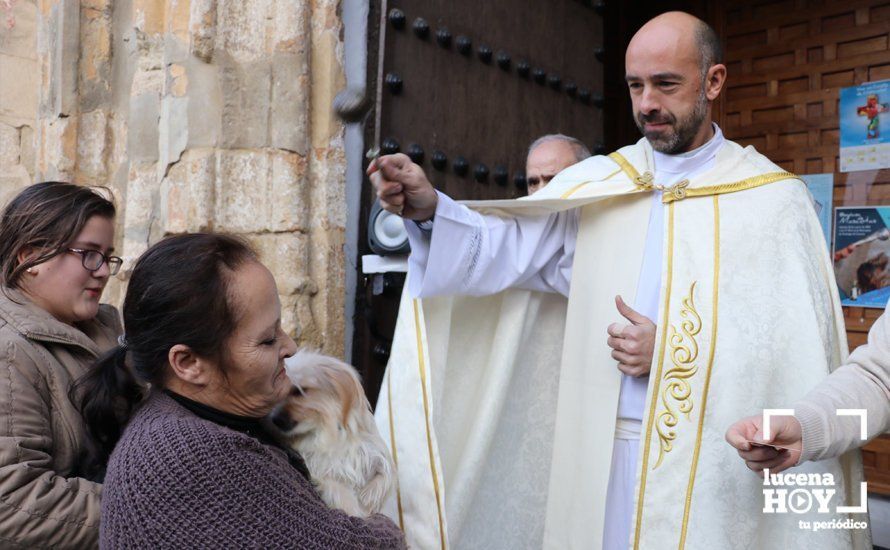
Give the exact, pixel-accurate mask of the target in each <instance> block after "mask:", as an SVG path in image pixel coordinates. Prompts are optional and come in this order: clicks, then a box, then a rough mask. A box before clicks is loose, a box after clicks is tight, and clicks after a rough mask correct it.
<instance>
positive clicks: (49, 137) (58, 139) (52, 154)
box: [37, 117, 77, 181]
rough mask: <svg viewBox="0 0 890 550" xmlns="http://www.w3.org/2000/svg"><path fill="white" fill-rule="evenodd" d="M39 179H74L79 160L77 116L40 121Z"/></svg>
mask: <svg viewBox="0 0 890 550" xmlns="http://www.w3.org/2000/svg"><path fill="white" fill-rule="evenodd" d="M38 128H39V135H40V138H39V139H40V140H41V141H40V143H39V148H38V150H39V155H40V156H39V157H38V167H37V168H38V170H37V172H38V179H45V180H46V179H56V180H65V181H73V180H74V177H75V174H74V167H75V164H76V160H77V118H76V117H68V118H57V119H41V120H39V121H38Z"/></svg>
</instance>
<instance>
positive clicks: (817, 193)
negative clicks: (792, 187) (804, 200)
mask: <svg viewBox="0 0 890 550" xmlns="http://www.w3.org/2000/svg"><path fill="white" fill-rule="evenodd" d="M801 178H803V181H804V182H805V183H806V184H807V189H809V190H810V194H811V195H813V206H814V207H815V208H816V215H817V216H819V224H820V225H821V226H822V233H823V234H824V235H825V246H826V247H828V249H829V250H831V213H832V211H831V205H832V203H833V201H834V174H805V175H803V176H801Z"/></svg>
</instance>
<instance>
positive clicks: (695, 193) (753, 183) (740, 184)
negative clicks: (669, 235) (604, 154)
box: [609, 151, 803, 204]
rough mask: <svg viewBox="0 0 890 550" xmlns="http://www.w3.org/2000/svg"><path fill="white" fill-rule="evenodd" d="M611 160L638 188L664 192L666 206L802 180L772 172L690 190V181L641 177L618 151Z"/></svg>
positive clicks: (789, 173)
mask: <svg viewBox="0 0 890 550" xmlns="http://www.w3.org/2000/svg"><path fill="white" fill-rule="evenodd" d="M609 158H610V159H612V160H613V161H614V162H615V163H616V164H617V165H618V166H619V167H620V168H621V170H622V171H623V172H624V173H625V174H627V176H628V177H629V178H630V179H631V180H633V182H634V184H635V185H636V186H637V187H640V188H643V189H650V190H658V191H662V192H663V193H662V197H661V202H663V203H664V204H668V203H671V202H675V201H681V200H683V199H688V198H694V197H710V196H711V195H723V194H725V193H736V192H738V191H745V190H747V189H753V188H755V187H760V186H761V185H766V184H768V183H775V182H777V181H782V180H787V179H796V180H799V179H800V178H799V177H798V176H797V175H795V174H792V173H791V172H770V173H768V174H761V175H759V176H753V177H750V178H747V179H743V180H741V181H736V182H733V183H721V184H719V185H711V186H708V187H695V188H690V187H689V180H681V181H679V182H678V183H676V184H675V185H672V186H668V187H665V186H664V185H659V184H657V183H655V182H654V177H653V176H652V173H651V172H644V173H643V174H642V175H641V174H640V173H639V172H638V171H637V169H636V168H634V166H633V165H632V164H631V163H630V162H628V160H627V159H626V158H624V156H623V155H622V154H621V153H619V152H618V151H615V152H613V153H609ZM801 181H803V180H801Z"/></svg>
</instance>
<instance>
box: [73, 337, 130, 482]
mask: <svg viewBox="0 0 890 550" xmlns="http://www.w3.org/2000/svg"><path fill="white" fill-rule="evenodd" d="M147 387H148V385H147V384H144V383H141V382H139V381H138V380H137V379H136V377H135V376H134V373H133V370H132V369H130V368H129V367H128V365H127V348H126V346H125V345H119V346H117V347H116V348H114V349H112V350H110V351H108V352H107V353H105V354H104V355H103V356H101V357H100V358H99V359H98V360H97V361H96V362H95V363H94V364H93V366H92V367H91V368H90V370H89V371H88V372H87V374H86V375H85V376H84V377H83V378H81V379H80V380H79V381H78V382H77V384H76V385H75V387H74V391H75V394H76V395H75V396H72V397H73V399H72V401H74V402H75V403H78V402H79V403H80V410H81V414H82V415H83V419H84V421H85V423H86V426H87V432H88V435H89V437H88V445H87V452H86V456H84V457H83V459H82V464H81V470H82V471H83V473H84V474H85V475H86V477H90V478H97V477H98V478H101V477H104V470H105V465H106V464H107V463H108V457H109V456H110V455H111V451H112V450H114V446H115V444H117V440H118V439H120V436H121V433H122V432H123V428H124V426H125V425H126V424H127V421H128V420H129V419H130V416H131V415H132V414H133V411H134V410H135V408H136V406H137V405H138V404H139V402H140V401H142V399H143V397H144V396H145V394H146V390H147ZM78 396H79V401H78Z"/></svg>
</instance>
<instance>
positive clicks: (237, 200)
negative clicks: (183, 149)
mask: <svg viewBox="0 0 890 550" xmlns="http://www.w3.org/2000/svg"><path fill="white" fill-rule="evenodd" d="M305 175H306V162H305V160H304V159H303V158H302V157H300V156H299V155H296V154H294V153H287V152H284V151H269V150H264V151H256V150H225V151H220V152H219V170H218V173H217V185H216V210H215V219H216V227H218V228H220V229H224V230H227V231H236V232H244V233H262V232H269V231H275V232H281V231H304V230H305V229H306V227H307V218H308V212H309V210H308V208H309V205H308V201H307V200H306V186H305V181H306V178H305Z"/></svg>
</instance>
